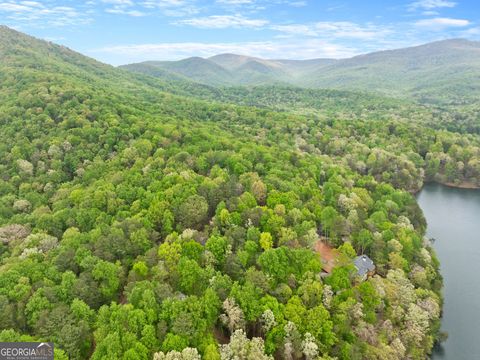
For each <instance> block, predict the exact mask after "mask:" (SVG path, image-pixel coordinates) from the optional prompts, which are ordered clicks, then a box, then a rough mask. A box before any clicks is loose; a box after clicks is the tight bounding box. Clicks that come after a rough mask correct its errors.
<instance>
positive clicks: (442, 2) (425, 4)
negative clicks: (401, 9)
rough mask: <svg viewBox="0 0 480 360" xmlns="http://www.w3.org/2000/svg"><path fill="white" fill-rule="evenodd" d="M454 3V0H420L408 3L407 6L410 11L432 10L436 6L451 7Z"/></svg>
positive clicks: (436, 7)
mask: <svg viewBox="0 0 480 360" xmlns="http://www.w3.org/2000/svg"><path fill="white" fill-rule="evenodd" d="M456 5H457V3H456V2H453V1H447V0H420V1H415V2H413V3H411V4H409V6H408V8H409V10H412V11H413V10H417V9H424V10H433V9H438V8H453V7H455V6H456Z"/></svg>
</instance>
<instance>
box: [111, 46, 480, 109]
mask: <svg viewBox="0 0 480 360" xmlns="http://www.w3.org/2000/svg"><path fill="white" fill-rule="evenodd" d="M204 60H205V61H207V62H212V63H215V64H217V65H219V66H221V67H222V68H223V70H226V71H227V73H224V72H223V70H222V72H223V73H224V75H219V74H215V76H214V77H211V78H210V77H209V76H205V74H203V73H202V71H200V70H196V69H194V68H189V69H188V72H189V73H190V75H189V74H188V73H187V72H186V71H185V70H184V69H182V68H181V66H179V67H178V68H177V74H178V73H179V74H181V75H184V76H186V77H187V78H190V79H191V80H193V81H197V82H200V83H203V84H207V85H214V86H219V85H220V86H231V85H271V84H279V83H280V84H290V85H294V86H299V87H305V88H332V89H342V90H360V91H370V92H372V91H373V92H377V93H379V94H384V95H388V96H395V97H409V98H411V99H415V100H417V101H420V102H425V103H452V104H462V103H464V102H471V101H472V100H473V99H474V98H475V97H476V96H477V95H480V85H479V84H480V42H478V41H471V40H467V39H446V40H440V41H435V42H431V43H427V44H422V45H417V46H412V47H407V48H400V49H392V50H382V51H377V52H372V53H368V54H362V55H357V56H354V57H351V58H347V59H308V60H272V59H261V58H257V57H250V56H245V55H237V54H229V53H227V54H219V55H215V56H212V57H209V58H205V59H204ZM181 61H184V60H180V61H177V62H169V64H171V63H176V64H180V63H181ZM249 63H250V65H249V66H245V65H246V64H249ZM157 66H158V67H160V68H162V66H163V65H162V64H161V63H158V64H157ZM121 68H124V69H126V70H133V71H136V72H142V73H144V74H147V75H148V74H149V69H144V68H143V67H142V66H141V64H128V65H123V66H121ZM163 68H165V67H164V66H163ZM167 70H168V69H167ZM192 73H193V74H194V75H191V74H192ZM463 89H469V90H470V91H469V92H465V91H463ZM445 92H447V93H449V94H450V95H451V96H450V99H446V98H445V96H444V93H445Z"/></svg>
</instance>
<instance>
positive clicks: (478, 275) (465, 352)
mask: <svg viewBox="0 0 480 360" xmlns="http://www.w3.org/2000/svg"><path fill="white" fill-rule="evenodd" d="M418 202H419V204H420V207H421V208H422V209H423V212H424V214H425V217H426V219H427V223H428V230H427V234H428V236H429V237H433V238H435V239H436V241H435V242H434V244H433V246H434V248H435V250H436V252H437V255H438V257H439V259H440V264H441V269H440V270H441V273H442V275H443V278H444V285H445V288H444V297H445V303H444V313H443V321H442V329H443V331H446V332H448V335H449V337H448V340H447V341H446V342H445V343H443V345H442V347H441V348H440V349H437V350H436V351H435V353H434V354H433V356H432V359H435V360H472V359H480V190H467V189H454V188H449V187H446V186H442V185H438V184H427V185H426V186H425V187H424V189H423V190H422V191H421V192H420V194H419V196H418Z"/></svg>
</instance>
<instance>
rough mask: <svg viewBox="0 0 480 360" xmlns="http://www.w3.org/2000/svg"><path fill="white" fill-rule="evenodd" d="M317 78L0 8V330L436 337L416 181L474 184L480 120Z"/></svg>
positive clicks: (276, 338)
mask: <svg viewBox="0 0 480 360" xmlns="http://www.w3.org/2000/svg"><path fill="white" fill-rule="evenodd" d="M312 91H313V90H312ZM312 91H310V90H302V91H300V90H298V89H297V90H296V89H295V88H290V87H278V88H277V87H260V88H253V89H243V88H230V89H226V88H213V87H209V86H203V85H198V84H194V83H190V82H188V81H186V80H185V79H177V78H175V77H172V78H170V79H168V80H159V79H157V78H153V77H148V76H145V75H138V74H132V73H129V72H127V71H124V70H121V69H115V68H113V67H110V66H107V65H103V64H100V63H98V62H96V61H94V60H92V59H88V58H86V57H83V56H81V55H80V54H77V53H74V52H72V51H70V50H68V49H66V48H64V47H60V46H57V45H54V44H51V43H46V42H43V41H39V40H36V39H34V38H31V37H28V36H25V35H23V34H20V33H18V32H15V31H13V30H10V29H7V28H4V27H2V28H0V127H1V131H0V154H1V156H0V170H1V172H0V173H1V178H0V240H1V242H0V260H1V262H0V284H1V286H0V309H1V311H0V329H1V331H0V340H1V341H19V340H37V341H47V340H48V341H53V342H54V343H55V346H56V354H55V355H56V358H57V359H66V358H70V359H85V358H93V359H107V358H108V359H151V358H154V359H200V356H201V357H202V358H203V359H271V358H276V359H301V358H306V359H335V358H336V359H404V358H410V359H424V358H426V356H427V355H428V354H429V353H430V351H431V349H432V347H433V345H434V343H435V341H437V340H438V339H439V338H440V337H441V334H440V330H439V328H440V320H439V318H440V313H441V305H442V298H441V287H442V279H441V276H440V274H439V271H438V269H439V264H438V261H437V259H436V256H435V254H434V252H433V250H432V248H431V244H430V242H429V241H428V239H426V238H425V236H424V235H425V227H426V224H425V220H424V218H423V215H422V212H421V210H420V209H419V207H418V205H417V203H416V201H415V198H414V197H413V196H412V193H414V192H416V191H418V190H419V189H420V188H421V186H422V184H423V183H424V182H425V181H439V182H445V183H452V184H457V185H462V184H469V185H472V186H479V185H480V138H479V136H478V135H477V134H476V132H477V130H475V129H478V127H477V128H474V129H471V128H469V127H468V126H469V125H465V128H461V129H460V128H455V127H454V128H453V130H455V131H456V132H451V131H449V130H452V128H451V126H452V123H451V122H450V121H448V119H451V118H450V117H449V116H450V115H449V114H448V112H447V110H444V111H441V113H439V114H436V113H434V112H432V109H430V108H425V107H423V106H419V105H416V104H411V103H408V102H405V101H403V100H392V99H384V98H381V97H378V96H369V95H368V94H364V93H351V92H346V91H335V90H315V91H313V92H312ZM293 94H296V95H295V96H297V97H299V99H296V98H292V96H293ZM285 99H290V100H289V101H291V102H292V107H291V109H289V107H290V106H289V104H288V103H285ZM282 104H283V105H282ZM302 108H303V109H304V110H302ZM438 111H440V110H438ZM465 111H467V112H468V109H467V110H465ZM434 122H436V123H435V124H434ZM460 131H462V132H463V134H461V133H460ZM319 242H322V243H324V244H325V245H327V246H329V247H331V248H332V249H334V250H333V252H334V253H335V256H336V263H335V266H334V268H333V270H332V271H331V273H330V274H329V275H328V276H325V273H324V272H323V271H322V269H323V268H324V267H325V264H324V263H323V262H322V254H321V253H320V254H319V253H318V252H317V251H315V249H316V245H317V244H318V243H319ZM360 254H365V255H368V256H369V258H371V259H372V260H373V262H374V264H375V274H372V275H371V276H369V277H368V278H366V279H360V278H359V277H358V276H357V269H356V268H355V266H354V265H353V260H354V258H355V257H356V256H357V255H360Z"/></svg>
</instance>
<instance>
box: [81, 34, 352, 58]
mask: <svg viewBox="0 0 480 360" xmlns="http://www.w3.org/2000/svg"><path fill="white" fill-rule="evenodd" d="M90 53H91V54H92V55H106V56H108V57H112V56H113V57H114V58H115V59H116V61H117V62H118V63H121V62H122V61H123V63H127V62H138V61H145V60H152V59H159V60H178V59H182V58H185V57H189V56H201V57H209V56H213V55H217V54H221V53H235V54H243V55H249V56H255V57H261V58H272V59H274V58H277V59H278V58H281V59H288V58H290V59H312V58H346V57H351V56H354V55H357V54H359V53H360V52H359V51H358V49H355V48H352V47H348V46H343V45H338V44H333V43H329V42H327V41H323V40H318V39H304V40H302V41H262V42H242V43H200V42H189V43H160V44H138V45H118V46H108V47H104V48H101V49H96V50H92V51H90Z"/></svg>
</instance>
